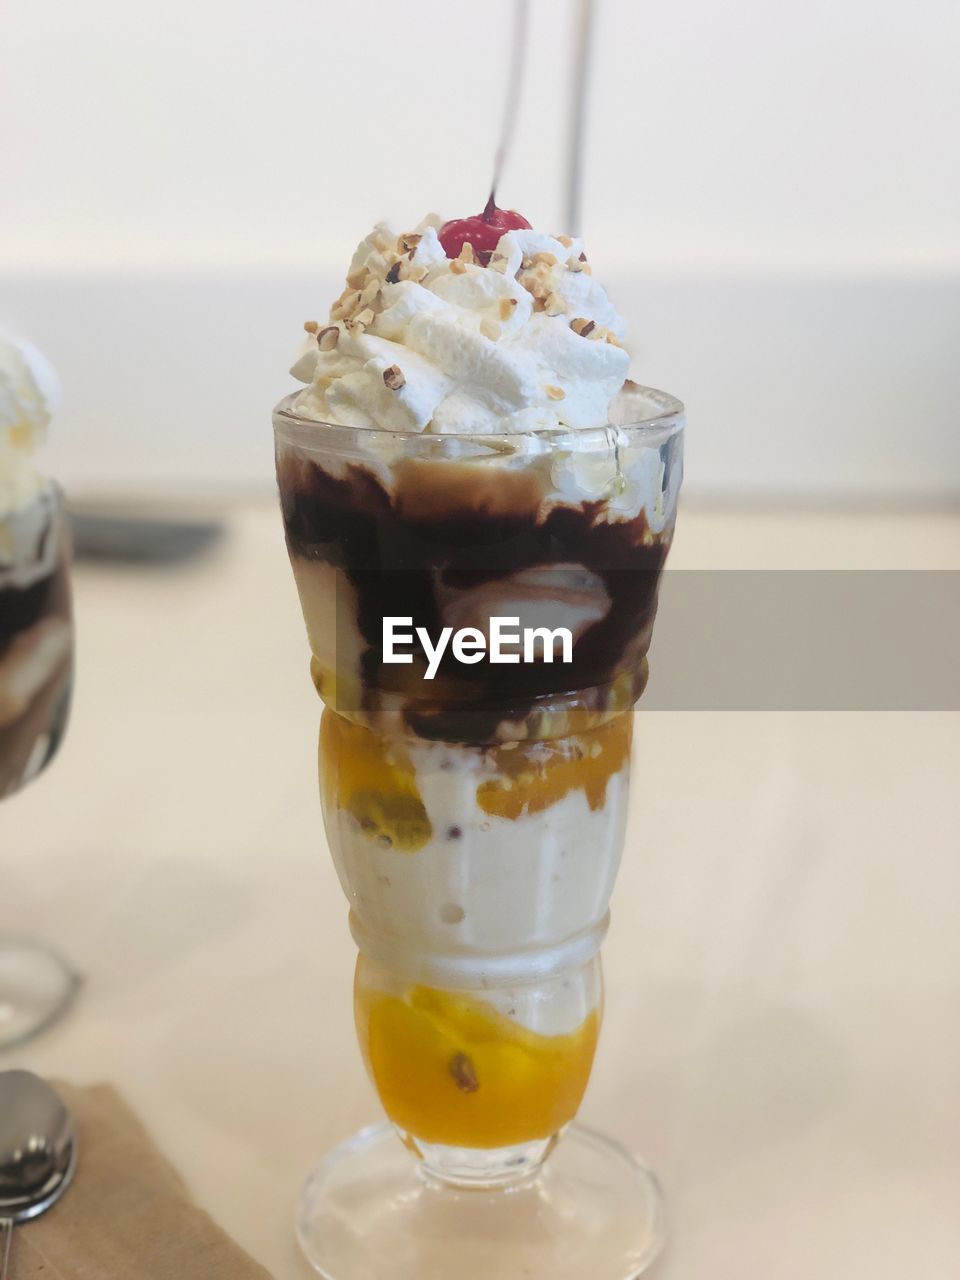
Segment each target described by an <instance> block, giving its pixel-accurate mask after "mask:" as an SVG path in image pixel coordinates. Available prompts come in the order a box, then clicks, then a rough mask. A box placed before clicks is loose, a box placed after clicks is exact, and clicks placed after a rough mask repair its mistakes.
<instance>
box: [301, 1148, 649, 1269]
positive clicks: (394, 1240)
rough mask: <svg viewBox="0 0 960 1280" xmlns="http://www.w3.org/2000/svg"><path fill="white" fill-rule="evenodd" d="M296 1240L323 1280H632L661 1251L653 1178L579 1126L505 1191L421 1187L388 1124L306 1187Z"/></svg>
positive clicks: (320, 1170) (341, 1153) (326, 1165)
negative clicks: (530, 1175) (531, 1173)
mask: <svg viewBox="0 0 960 1280" xmlns="http://www.w3.org/2000/svg"><path fill="white" fill-rule="evenodd" d="M297 1239H298V1240H299V1242H300V1247H301V1248H302V1249H303V1252H304V1253H305V1254H306V1256H307V1260H308V1261H309V1262H310V1263H311V1265H312V1266H313V1267H314V1268H315V1269H316V1270H317V1271H318V1272H319V1273H320V1275H321V1276H323V1277H324V1278H325V1280H387V1278H388V1277H389V1280H449V1277H451V1276H456V1277H457V1280H491V1278H492V1277H495V1278H496V1280H584V1277H585V1276H589V1277H590V1280H635V1277H637V1276H639V1275H642V1274H643V1272H644V1271H646V1269H647V1268H648V1267H649V1266H650V1264H651V1263H652V1262H653V1260H654V1258H655V1257H656V1256H657V1254H658V1253H659V1252H660V1247H661V1245H662V1243H663V1210H662V1198H661V1193H660V1188H659V1186H658V1184H657V1180H656V1178H655V1177H654V1175H653V1174H652V1173H651V1172H650V1170H649V1169H647V1168H646V1167H645V1166H644V1165H642V1164H640V1163H639V1162H638V1161H636V1160H634V1158H633V1157H632V1156H631V1155H629V1154H628V1153H627V1152H626V1151H625V1150H624V1149H623V1148H622V1147H621V1146H619V1145H618V1144H617V1143H615V1142H612V1141H611V1140H610V1139H609V1138H605V1137H602V1136H601V1135H600V1134H597V1133H593V1132H592V1131H591V1130H589V1129H583V1128H581V1127H579V1126H578V1125H573V1126H571V1128H570V1129H569V1130H568V1131H567V1132H566V1134H565V1135H564V1137H563V1139H562V1140H561V1141H560V1143H559V1144H558V1146H557V1149H556V1150H555V1151H554V1152H553V1154H552V1155H551V1156H550V1158H549V1159H548V1160H547V1162H546V1164H545V1165H544V1167H543V1169H542V1170H541V1172H540V1173H539V1174H538V1175H537V1176H536V1177H535V1178H534V1179H533V1180H532V1181H530V1182H525V1183H522V1184H521V1185H519V1186H516V1187H512V1188H509V1189H506V1190H492V1191H488V1190H473V1189H470V1190H464V1189H459V1188H455V1187H447V1186H438V1185H437V1184H436V1183H434V1182H433V1181H430V1180H427V1179H424V1178H423V1177H422V1176H421V1175H420V1172H419V1168H418V1165H417V1162H416V1160H414V1159H413V1157H412V1156H411V1155H410V1153H409V1152H408V1151H406V1150H405V1149H404V1147H403V1146H402V1145H401V1143H400V1140H399V1139H398V1137H397V1135H396V1134H395V1132H394V1131H393V1129H392V1128H391V1127H390V1126H389V1125H378V1126H375V1127H373V1128H369V1129H362V1130H361V1131H360V1133H358V1134H356V1136H355V1137H353V1138H350V1139H349V1140H348V1141H347V1142H345V1143H343V1145H342V1146H340V1147H337V1149H336V1150H335V1151H332V1152H331V1153H330V1154H329V1155H328V1156H327V1157H326V1158H325V1159H324V1160H322V1161H321V1162H320V1164H319V1165H318V1166H317V1167H316V1169H314V1171H313V1173H311V1174H310V1176H309V1178H308V1179H307V1181H306V1183H305V1184H304V1188H303V1192H302V1194H301V1197H300V1205H299V1209H298V1212H297Z"/></svg>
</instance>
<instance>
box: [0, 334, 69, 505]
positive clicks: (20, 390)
mask: <svg viewBox="0 0 960 1280" xmlns="http://www.w3.org/2000/svg"><path fill="white" fill-rule="evenodd" d="M58 398H59V388H58V384H57V376H56V374H55V373H54V371H53V369H52V368H51V366H50V364H49V363H48V362H47V360H46V359H45V358H44V357H43V356H42V355H41V354H40V352H39V351H38V350H37V349H36V347H34V346H33V345H32V344H31V343H29V342H25V341H23V340H22V339H12V338H7V337H4V336H3V335H2V334H0V517H2V516H4V515H8V514H9V513H11V512H14V511H18V510H19V509H20V508H21V507H23V506H26V505H27V504H28V503H30V502H32V501H34V499H35V498H36V497H37V495H38V494H39V493H40V492H42V490H43V489H44V486H45V484H46V482H45V480H44V478H43V476H42V475H41V474H40V473H39V472H38V471H37V470H36V469H35V467H34V466H33V463H32V455H33V453H34V452H35V450H36V449H37V448H38V447H39V446H40V444H41V443H42V442H43V440H44V438H45V436H46V432H47V427H48V425H49V423H50V416H51V413H52V412H53V409H54V408H55V406H56V403H57V401H58Z"/></svg>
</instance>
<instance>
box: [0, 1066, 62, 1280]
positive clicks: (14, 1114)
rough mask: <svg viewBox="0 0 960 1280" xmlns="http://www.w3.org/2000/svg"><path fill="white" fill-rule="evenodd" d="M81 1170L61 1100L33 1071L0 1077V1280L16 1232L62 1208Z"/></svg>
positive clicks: (10, 1073)
mask: <svg viewBox="0 0 960 1280" xmlns="http://www.w3.org/2000/svg"><path fill="white" fill-rule="evenodd" d="M76 1167H77V1144H76V1140H75V1138H74V1133H73V1121H72V1120H71V1119H70V1113H69V1112H68V1111H67V1108H66V1106H65V1105H64V1103H63V1100H62V1099H61V1097H60V1095H59V1094H58V1093H56V1091H55V1090H53V1089H51V1087H50V1086H49V1085H48V1084H47V1082H46V1081H45V1080H41V1079H40V1078H39V1077H38V1076H35V1075H33V1074H32V1073H31V1072H29V1071H2V1072H0V1234H2V1236H3V1245H4V1249H3V1261H2V1262H0V1280H6V1275H7V1267H8V1265H9V1263H10V1245H11V1242H12V1240H13V1229H14V1227H15V1226H16V1225H17V1224H18V1223H20V1222H27V1221H28V1220H29V1219H30V1218H38V1217H39V1216H40V1214H41V1213H45V1212H46V1211H47V1209H49V1208H50V1207H51V1205H54V1204H56V1202H57V1201H58V1200H59V1199H60V1197H61V1196H62V1195H63V1193H64V1192H65V1191H66V1189H67V1187H68V1186H69V1185H70V1179H71V1178H72V1177H73V1174H74V1170H75V1169H76Z"/></svg>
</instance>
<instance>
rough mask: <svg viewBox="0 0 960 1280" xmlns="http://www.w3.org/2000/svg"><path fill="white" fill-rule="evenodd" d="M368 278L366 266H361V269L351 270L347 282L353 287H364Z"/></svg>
mask: <svg viewBox="0 0 960 1280" xmlns="http://www.w3.org/2000/svg"><path fill="white" fill-rule="evenodd" d="M366 278H367V269H366V267H360V269H359V270H357V271H351V273H350V274H349V275H348V276H347V284H348V285H349V286H350V288H351V289H362V288H363V282H364V280H365V279H366Z"/></svg>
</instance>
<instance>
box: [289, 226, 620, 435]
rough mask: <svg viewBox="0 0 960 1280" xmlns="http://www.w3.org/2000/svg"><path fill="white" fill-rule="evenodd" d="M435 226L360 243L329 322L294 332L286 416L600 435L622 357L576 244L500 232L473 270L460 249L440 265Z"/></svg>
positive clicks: (479, 431) (615, 324)
mask: <svg viewBox="0 0 960 1280" xmlns="http://www.w3.org/2000/svg"><path fill="white" fill-rule="evenodd" d="M440 225H441V220H440V219H439V218H437V217H435V216H431V217H429V218H426V219H425V220H424V221H423V222H422V223H421V224H420V225H419V227H418V228H417V229H416V231H415V232H410V233H405V234H398V233H397V232H396V231H394V230H392V229H391V228H390V227H389V226H388V225H386V224H385V223H381V224H380V225H378V226H377V227H375V228H374V230H373V231H372V232H371V233H370V235H368V236H367V237H366V239H364V240H363V241H362V242H361V243H360V245H359V246H358V248H357V251H356V253H355V254H354V256H353V261H352V262H351V264H350V270H349V273H348V275H347V287H346V289H345V290H344V292H343V294H341V296H340V298H339V299H338V300H337V302H335V303H334V305H333V307H332V308H331V312H330V322H329V324H327V325H325V326H324V325H316V324H312V323H311V324H310V325H308V326H307V327H308V336H307V339H306V341H305V343H304V347H303V350H302V352H301V354H300V357H299V359H298V360H297V362H296V364H295V365H294V366H293V369H292V370H291V372H292V373H293V375H294V377H296V378H298V379H299V380H300V381H302V382H305V383H308V384H309V385H308V387H307V389H306V390H305V391H303V392H301V393H300V394H299V396H298V397H297V400H296V408H297V412H298V413H300V414H302V415H303V416H304V417H308V418H311V419H315V420H317V421H321V422H332V423H338V424H342V425H344V426H350V427H365V428H379V429H380V430H386V431H416V432H422V431H430V432H436V433H441V434H466V435H489V434H494V433H507V432H518V431H540V430H545V429H550V428H561V427H569V428H587V427H598V426H603V425H605V424H606V423H607V421H608V412H609V406H610V401H611V400H612V399H613V397H614V396H615V395H616V394H617V392H618V391H619V390H620V388H621V387H622V386H623V382H624V379H625V378H626V376H627V370H628V367H629V363H630V358H629V356H628V354H627V352H626V351H625V350H624V349H623V347H622V346H621V345H620V339H621V338H622V336H623V333H624V328H625V326H624V322H623V320H622V319H621V317H620V316H619V315H618V314H617V312H616V311H615V310H614V308H613V306H612V304H611V303H610V300H609V299H608V297H607V295H606V292H605V291H604V289H603V287H602V286H601V285H600V284H599V283H598V282H597V281H596V280H594V278H593V276H592V275H591V273H590V266H589V263H588V262H587V260H586V257H585V255H584V253H583V245H582V243H581V241H579V240H576V239H570V238H569V237H566V236H564V237H553V236H547V235H542V234H540V233H538V232H536V231H532V230H515V231H508V232H506V233H505V234H504V235H503V236H502V237H501V239H500V241H499V243H498V245H497V248H496V250H495V251H494V253H493V255H492V256H491V258H490V262H489V265H487V266H481V265H480V264H479V263H478V262H477V261H476V260H475V255H474V253H473V250H472V248H471V246H470V245H465V246H464V250H463V252H462V253H461V256H460V257H459V258H455V259H449V258H448V257H447V256H446V254H445V252H444V250H443V247H442V245H441V244H440V241H439V239H438V236H437V228H438V227H439V226H440Z"/></svg>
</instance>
